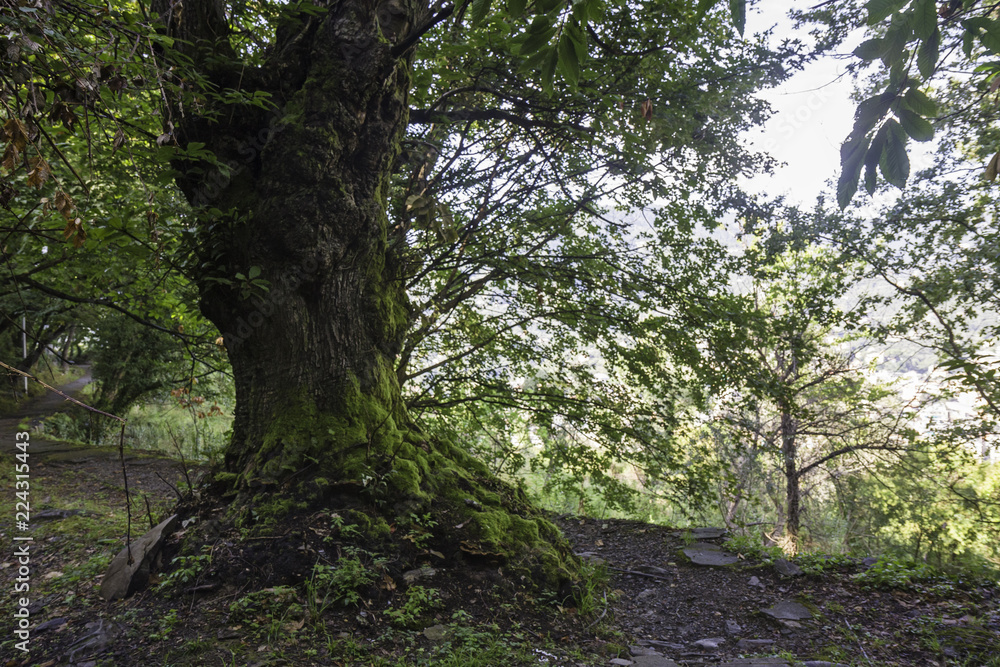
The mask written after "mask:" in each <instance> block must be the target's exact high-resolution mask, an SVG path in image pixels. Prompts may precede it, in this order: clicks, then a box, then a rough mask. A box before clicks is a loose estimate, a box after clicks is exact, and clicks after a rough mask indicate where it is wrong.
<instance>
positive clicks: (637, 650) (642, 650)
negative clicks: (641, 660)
mask: <svg viewBox="0 0 1000 667" xmlns="http://www.w3.org/2000/svg"><path fill="white" fill-rule="evenodd" d="M628 652H629V653H631V654H632V655H634V656H635V655H661V654H660V653H659V652H658V651H654V650H653V649H651V648H647V647H645V646H629V647H628Z"/></svg>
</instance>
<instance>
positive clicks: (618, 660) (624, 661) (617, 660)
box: [611, 658, 632, 667]
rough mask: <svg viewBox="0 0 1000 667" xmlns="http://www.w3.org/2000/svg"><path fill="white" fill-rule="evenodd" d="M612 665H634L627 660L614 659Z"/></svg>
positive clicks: (621, 666)
mask: <svg viewBox="0 0 1000 667" xmlns="http://www.w3.org/2000/svg"><path fill="white" fill-rule="evenodd" d="M611 664H612V665H618V666H619V667H628V665H631V664H632V661H631V660H626V659H625V658H612V659H611Z"/></svg>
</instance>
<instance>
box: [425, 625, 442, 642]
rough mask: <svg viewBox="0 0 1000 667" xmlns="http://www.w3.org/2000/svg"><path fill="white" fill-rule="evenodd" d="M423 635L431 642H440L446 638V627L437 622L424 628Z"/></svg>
mask: <svg viewBox="0 0 1000 667" xmlns="http://www.w3.org/2000/svg"><path fill="white" fill-rule="evenodd" d="M424 637H427V639H429V640H431V641H432V642H442V641H444V640H445V639H447V638H448V627H447V626H444V625H441V624H438V625H432V626H431V627H429V628H424Z"/></svg>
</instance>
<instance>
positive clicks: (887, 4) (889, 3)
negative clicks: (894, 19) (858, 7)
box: [865, 0, 907, 25]
mask: <svg viewBox="0 0 1000 667" xmlns="http://www.w3.org/2000/svg"><path fill="white" fill-rule="evenodd" d="M906 3H907V0H868V3H867V4H866V5H865V7H866V8H867V9H868V25H875V24H876V23H878V22H880V21H882V20H884V19H885V18H887V17H888V16H889V15H890V14H892V13H893V12H897V11H899V10H900V9H902V8H903V5H905V4H906Z"/></svg>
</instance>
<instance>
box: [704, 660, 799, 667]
mask: <svg viewBox="0 0 1000 667" xmlns="http://www.w3.org/2000/svg"><path fill="white" fill-rule="evenodd" d="M719 667H791V665H789V664H788V661H786V660H782V659H781V658H740V659H738V660H732V661H730V662H723V663H720V664H719Z"/></svg>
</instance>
